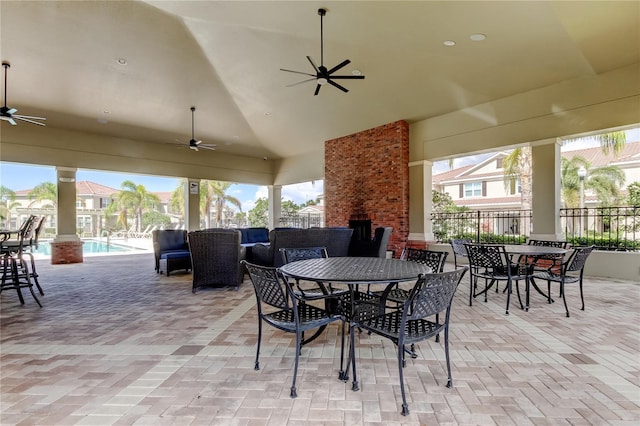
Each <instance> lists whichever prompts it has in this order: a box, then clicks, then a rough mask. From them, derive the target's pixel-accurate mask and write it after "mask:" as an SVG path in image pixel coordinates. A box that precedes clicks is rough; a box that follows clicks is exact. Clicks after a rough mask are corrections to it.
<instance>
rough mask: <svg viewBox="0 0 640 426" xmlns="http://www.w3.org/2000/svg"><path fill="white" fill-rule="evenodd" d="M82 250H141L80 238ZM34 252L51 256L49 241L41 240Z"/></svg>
mask: <svg viewBox="0 0 640 426" xmlns="http://www.w3.org/2000/svg"><path fill="white" fill-rule="evenodd" d="M82 242H83V243H84V244H83V245H82V252H83V253H85V254H94V253H124V252H135V251H142V250H141V249H138V248H135V247H131V246H125V245H122V244H113V243H109V244H107V243H106V242H104V241H96V240H82ZM34 253H38V254H42V255H44V256H51V244H50V243H49V242H41V243H39V244H38V249H37V250H35V251H34Z"/></svg>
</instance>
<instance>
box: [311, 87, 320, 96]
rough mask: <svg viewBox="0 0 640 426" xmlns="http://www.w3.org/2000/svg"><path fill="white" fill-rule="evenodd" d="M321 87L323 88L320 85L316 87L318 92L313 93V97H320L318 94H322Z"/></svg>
mask: <svg viewBox="0 0 640 426" xmlns="http://www.w3.org/2000/svg"><path fill="white" fill-rule="evenodd" d="M320 87H322V86H321V85H319V84H318V85H317V86H316V91H315V92H314V93H313V96H317V95H318V92H320Z"/></svg>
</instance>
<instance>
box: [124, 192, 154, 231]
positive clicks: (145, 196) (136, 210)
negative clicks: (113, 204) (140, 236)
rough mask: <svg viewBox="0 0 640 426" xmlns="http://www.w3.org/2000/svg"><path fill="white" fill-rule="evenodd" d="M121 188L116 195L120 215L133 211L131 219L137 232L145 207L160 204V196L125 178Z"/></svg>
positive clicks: (140, 225)
mask: <svg viewBox="0 0 640 426" xmlns="http://www.w3.org/2000/svg"><path fill="white" fill-rule="evenodd" d="M120 187H121V188H122V190H121V191H120V192H119V193H118V195H117V205H118V206H119V208H120V212H121V215H122V214H123V213H124V216H125V220H124V223H125V228H126V214H127V212H128V211H131V212H132V213H133V220H134V224H135V227H136V230H137V231H138V232H141V231H142V229H141V227H142V213H143V211H144V210H146V209H152V208H155V207H156V206H157V205H159V204H160V198H158V196H157V195H155V194H152V193H150V192H148V191H147V189H146V188H145V187H144V185H136V184H135V183H133V182H132V181H130V180H125V181H124V182H122V185H121V186H120Z"/></svg>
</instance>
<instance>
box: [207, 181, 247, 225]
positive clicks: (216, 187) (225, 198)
mask: <svg viewBox="0 0 640 426" xmlns="http://www.w3.org/2000/svg"><path fill="white" fill-rule="evenodd" d="M231 185H233V183H231V182H221V181H218V180H210V181H203V185H202V186H203V189H204V192H205V194H206V197H207V200H210V204H209V206H208V208H207V209H206V214H207V216H206V217H207V220H208V219H209V212H210V206H213V207H215V222H216V226H217V227H221V226H222V225H223V218H224V211H225V206H226V204H227V203H229V204H233V205H234V206H236V207H237V208H238V209H239V210H240V211H242V203H241V202H240V200H238V199H237V198H236V197H234V196H231V195H229V194H227V191H228V190H229V188H230V187H231ZM207 204H208V202H207Z"/></svg>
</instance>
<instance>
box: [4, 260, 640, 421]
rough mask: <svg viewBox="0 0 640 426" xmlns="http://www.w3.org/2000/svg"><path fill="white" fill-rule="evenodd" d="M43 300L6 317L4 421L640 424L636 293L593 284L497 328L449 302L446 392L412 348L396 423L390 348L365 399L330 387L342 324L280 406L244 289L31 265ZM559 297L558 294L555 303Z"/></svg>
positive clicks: (368, 347)
mask: <svg viewBox="0 0 640 426" xmlns="http://www.w3.org/2000/svg"><path fill="white" fill-rule="evenodd" d="M38 270H39V272H40V282H41V284H42V286H43V288H44V290H45V296H42V297H41V298H40V300H41V301H42V303H43V306H44V307H43V308H42V309H40V308H38V306H37V305H36V303H35V302H34V301H33V299H32V298H31V296H30V295H29V294H25V299H26V304H25V305H24V306H21V305H20V304H19V302H18V298H17V296H16V294H15V292H14V291H4V292H3V293H2V295H1V297H0V303H1V305H0V307H1V314H0V319H1V353H2V358H1V365H0V366H1V377H0V378H1V390H2V396H1V406H2V411H1V412H0V423H2V424H3V425H5V424H6V425H8V424H23V425H35V424H42V425H63V424H92V425H108V424H118V425H130V424H135V425H151V424H153V425H161V424H178V425H187V424H199V425H201V424H251V425H259V424H272V425H284V424H291V425H294V424H295V425H297V424H301V423H306V424H324V425H329V424H336V425H342V424H348V425H359V424H367V425H375V424H380V425H382V424H384V425H388V424H393V423H395V424H400V423H404V424H430V425H431V424H483V425H485V424H487V425H488V424H517V425H525V424H637V423H638V422H640V388H639V382H638V377H640V373H639V371H638V370H639V368H640V360H639V358H638V353H639V352H640V348H639V345H640V331H639V330H640V329H639V327H640V313H639V309H638V307H639V306H640V285H639V284H638V283H631V282H614V281H607V280H603V279H593V278H587V279H586V281H585V302H586V311H584V312H583V311H580V309H579V296H578V291H577V288H573V287H569V288H568V290H567V291H568V297H569V306H570V309H571V315H572V316H571V318H566V317H565V316H564V307H563V306H562V303H555V304H552V305H548V304H547V303H546V301H545V300H544V299H543V298H542V297H541V296H540V295H538V294H537V293H535V292H534V293H532V302H531V309H530V311H529V312H528V313H527V312H524V311H521V310H520V309H517V308H516V307H515V305H514V308H513V309H512V310H511V315H509V316H505V315H504V297H505V295H504V294H502V293H500V294H496V293H491V294H489V302H488V303H486V304H485V303H483V302H482V301H481V300H480V299H478V300H477V301H476V302H474V306H472V307H469V306H468V292H469V285H468V275H467V276H465V277H464V278H463V281H462V283H461V284H460V287H459V289H458V293H457V294H456V297H455V300H454V308H453V312H452V318H451V351H452V352H451V354H452V364H453V365H452V368H453V381H454V388H453V389H448V388H446V387H445V384H446V368H445V365H444V353H443V350H442V343H440V344H438V343H435V342H434V341H427V342H423V343H422V344H420V345H419V348H418V351H419V357H418V358H417V359H415V360H413V359H409V360H408V362H407V368H406V370H405V380H406V382H407V384H408V395H407V396H408V401H409V404H410V407H411V414H410V416H409V417H406V418H405V417H402V416H401V415H400V398H399V385H398V376H397V374H398V373H397V367H396V359H395V349H394V347H393V346H392V345H391V344H390V343H389V342H388V341H383V340H382V339H380V338H378V337H375V336H367V335H364V334H362V335H360V336H359V343H358V348H357V351H358V354H359V365H358V368H359V374H358V375H359V379H360V387H361V391H359V392H352V391H351V388H350V386H351V385H350V383H347V384H345V383H343V382H341V381H339V380H338V379H337V376H338V370H339V359H338V357H339V353H340V344H339V338H338V337H339V333H340V328H339V326H338V325H332V326H330V327H329V328H328V329H327V331H326V332H325V334H323V335H322V336H321V337H320V338H319V339H318V340H316V341H315V342H313V343H312V344H310V345H309V346H308V347H306V348H303V350H302V356H301V361H300V373H299V385H298V394H299V396H298V398H297V399H295V400H293V399H291V398H289V386H290V381H291V372H292V365H293V359H294V354H293V353H292V351H293V347H294V336H293V335H290V334H284V333H282V332H279V331H277V330H274V329H273V328H272V327H265V329H264V340H263V350H262V354H261V368H262V369H261V370H260V371H254V369H253V363H254V357H255V344H256V339H257V319H256V313H255V296H254V294H253V289H252V287H251V284H250V282H249V281H248V280H245V283H244V284H243V286H241V288H240V290H239V291H238V292H235V291H233V290H228V291H227V290H223V291H211V290H204V291H199V292H198V293H196V294H195V295H193V294H191V275H190V274H180V273H176V274H175V275H172V276H171V277H165V276H161V275H156V273H155V272H154V269H153V254H140V255H132V256H104V257H89V258H86V259H85V263H83V264H74V265H57V266H51V265H49V264H47V263H45V262H44V261H40V262H39V263H38ZM555 293H556V294H557V290H556V292H555Z"/></svg>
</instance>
